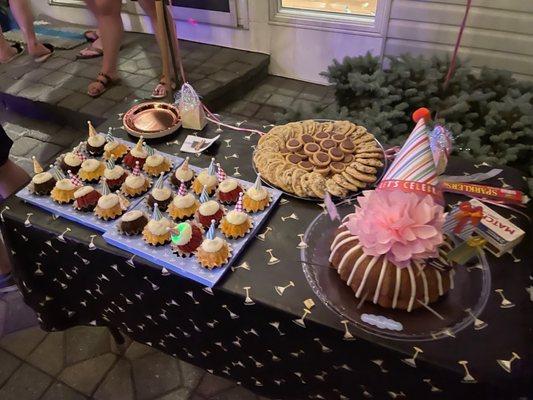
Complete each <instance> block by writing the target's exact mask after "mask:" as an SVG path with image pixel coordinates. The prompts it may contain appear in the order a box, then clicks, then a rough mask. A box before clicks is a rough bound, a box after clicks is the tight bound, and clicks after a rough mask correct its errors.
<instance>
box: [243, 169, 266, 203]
mask: <svg viewBox="0 0 533 400" xmlns="http://www.w3.org/2000/svg"><path fill="white" fill-rule="evenodd" d="M271 201H272V198H271V196H270V193H269V191H268V190H267V189H266V188H264V187H263V185H262V184H261V175H260V174H257V178H256V180H255V183H254V185H253V186H252V187H250V188H248V190H246V193H245V194H244V197H243V199H242V205H243V207H244V209H245V210H246V211H248V212H251V213H254V212H258V211H263V210H264V209H265V208H267V207H268V205H269V204H270V202H271Z"/></svg>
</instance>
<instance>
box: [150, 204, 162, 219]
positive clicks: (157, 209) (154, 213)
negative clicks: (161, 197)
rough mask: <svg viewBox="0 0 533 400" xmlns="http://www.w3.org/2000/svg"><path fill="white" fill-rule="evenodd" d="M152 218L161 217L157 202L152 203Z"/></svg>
mask: <svg viewBox="0 0 533 400" xmlns="http://www.w3.org/2000/svg"><path fill="white" fill-rule="evenodd" d="M152 219H153V220H154V221H159V220H161V219H163V214H161V211H160V210H159V207H158V206H157V203H154V211H153V213H152Z"/></svg>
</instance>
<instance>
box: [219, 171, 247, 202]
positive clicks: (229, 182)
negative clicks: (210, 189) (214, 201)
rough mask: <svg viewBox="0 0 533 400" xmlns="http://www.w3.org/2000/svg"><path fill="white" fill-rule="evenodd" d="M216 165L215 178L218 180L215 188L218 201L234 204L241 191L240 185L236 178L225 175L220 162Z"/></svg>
mask: <svg viewBox="0 0 533 400" xmlns="http://www.w3.org/2000/svg"><path fill="white" fill-rule="evenodd" d="M217 167H218V169H217V179H218V182H219V184H218V189H217V198H218V201H220V202H221V203H222V204H235V203H236V202H237V200H239V194H240V193H242V187H241V185H239V182H237V180H236V179H233V178H228V177H227V176H226V173H225V172H224V170H223V169H222V167H221V166H220V164H217Z"/></svg>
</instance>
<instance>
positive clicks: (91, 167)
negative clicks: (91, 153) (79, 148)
mask: <svg viewBox="0 0 533 400" xmlns="http://www.w3.org/2000/svg"><path fill="white" fill-rule="evenodd" d="M104 170H105V165H104V163H103V162H101V161H98V160H95V159H94V158H89V159H88V160H85V161H84V162H82V163H81V168H80V170H79V171H78V176H79V177H80V179H81V180H82V181H84V182H89V183H96V182H98V181H99V180H100V178H101V177H102V176H103V175H104Z"/></svg>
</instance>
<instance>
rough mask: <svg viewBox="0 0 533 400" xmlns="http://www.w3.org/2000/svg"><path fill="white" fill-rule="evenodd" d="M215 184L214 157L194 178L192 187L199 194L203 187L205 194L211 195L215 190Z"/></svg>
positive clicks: (216, 183) (216, 181)
mask: <svg viewBox="0 0 533 400" xmlns="http://www.w3.org/2000/svg"><path fill="white" fill-rule="evenodd" d="M217 185H218V179H217V176H216V173H215V159H214V158H212V159H211V164H209V167H208V168H206V169H204V170H202V172H200V173H199V174H198V176H197V177H196V179H195V180H194V182H193V184H192V189H193V190H194V193H196V194H197V195H199V194H200V193H202V191H203V190H204V188H205V190H206V191H207V194H208V195H209V196H211V195H212V194H213V193H214V192H215V190H216V188H217Z"/></svg>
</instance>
